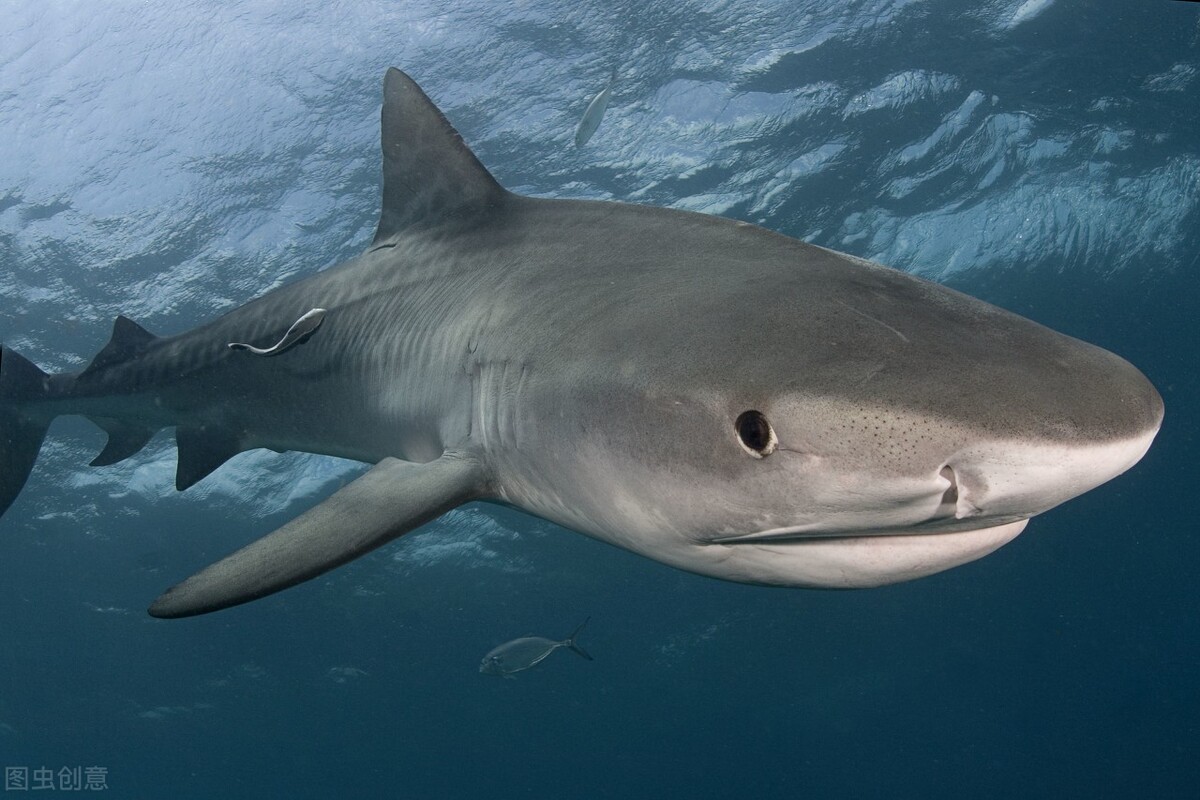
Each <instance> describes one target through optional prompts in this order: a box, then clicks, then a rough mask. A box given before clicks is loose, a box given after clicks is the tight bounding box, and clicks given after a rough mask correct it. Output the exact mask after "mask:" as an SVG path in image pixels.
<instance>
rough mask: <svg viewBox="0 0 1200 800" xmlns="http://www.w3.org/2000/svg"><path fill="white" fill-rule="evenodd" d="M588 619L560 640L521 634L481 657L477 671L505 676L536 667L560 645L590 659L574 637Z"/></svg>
mask: <svg viewBox="0 0 1200 800" xmlns="http://www.w3.org/2000/svg"><path fill="white" fill-rule="evenodd" d="M590 619H591V617H588V618H587V619H585V620H584V621H583V624H582V625H580V626H579V627H578V628H576V629H575V630H574V631H573V632H572V633H571V635H570V636H568V637H567V638H566V639H564V640H563V641H561V642H556V641H554V640H553V639H547V638H546V637H544V636H522V637H521V638H520V639H513V640H512V641H511V642H505V643H504V644H502V645H500V646H499V647H496V648H494V649H493V650H492V651H491V652H490V653H488V654H487V655H486V656H484V657H483V661H481V662H480V663H479V671H480V672H482V673H483V674H484V675H500V676H504V677H507V676H509V675H512V674H513V673H514V672H520V671H522V670H526V669H529V668H530V667H536V666H537V665H538V664H540V663H542V662H543V661H545V660H546V657H547V656H549V655H550V654H551V653H553V652H554V651H555V650H557V649H558V648H560V647H566V648H567V649H569V650H571V651H572V652H574V653H576V654H577V655H579V656H580V657H582V658H586V659H587V660H588V661H591V660H592V657H591V656H590V655H588V653H587V651H586V650H584V649H583V648H582V647H580V646H579V645H578V644H576V643H575V637H576V636H578V635H579V632H580V631H581V630H583V626H584V625H587V624H588V620H590Z"/></svg>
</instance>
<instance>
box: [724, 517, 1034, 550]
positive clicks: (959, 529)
mask: <svg viewBox="0 0 1200 800" xmlns="http://www.w3.org/2000/svg"><path fill="white" fill-rule="evenodd" d="M1030 516H1031V515H1017V514H1013V515H1008V516H1003V517H987V518H982V517H976V518H974V519H955V518H953V517H951V518H935V519H931V520H928V521H926V522H922V523H918V524H915V525H908V526H903V527H894V528H873V529H870V530H853V529H841V528H837V529H830V528H821V527H815V526H814V525H813V524H812V523H809V524H807V525H798V526H796V527H793V528H771V529H769V530H765V531H757V532H755V533H744V534H737V535H734V536H721V537H718V538H715V539H709V540H708V543H709V544H726V545H728V544H786V543H788V542H810V541H815V540H828V539H863V538H879V537H887V536H936V535H938V534H947V533H965V532H969V531H983V530H989V529H991V528H998V527H1001V526H1003V525H1008V524H1009V523H1012V522H1020V521H1022V520H1027V519H1029V517H1030Z"/></svg>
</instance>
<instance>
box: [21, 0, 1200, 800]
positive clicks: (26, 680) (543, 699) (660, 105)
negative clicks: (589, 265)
mask: <svg viewBox="0 0 1200 800" xmlns="http://www.w3.org/2000/svg"><path fill="white" fill-rule="evenodd" d="M3 16H4V18H3V20H2V21H0V153H2V157H0V298H2V299H0V340H3V341H4V342H5V344H6V345H8V346H10V347H13V348H14V349H16V350H18V351H20V352H22V353H24V354H26V355H27V356H29V357H30V358H32V359H34V360H35V361H37V362H38V363H39V364H40V365H42V366H43V367H45V368H47V369H55V370H66V369H78V368H80V367H81V366H82V365H83V364H85V363H86V362H87V360H88V359H90V357H91V356H92V355H93V354H94V353H95V352H96V351H97V350H98V349H99V348H100V347H101V346H102V344H103V343H104V342H105V341H106V340H107V338H108V334H109V329H110V326H111V321H112V319H113V318H114V317H115V316H116V315H117V314H119V313H124V314H127V315H129V316H131V317H132V318H134V319H136V320H137V321H138V322H140V323H142V324H143V325H145V326H146V327H147V328H149V329H150V330H152V331H154V332H156V333H162V334H167V333H175V332H179V331H182V330H185V329H187V328H189V327H191V326H192V325H195V324H197V323H199V322H201V321H203V320H207V319H210V318H212V317H213V316H215V315H216V314H218V313H221V312H223V311H225V310H228V309H229V308H231V307H234V306H236V305H238V304H240V303H243V302H245V301H246V300H249V299H250V298H252V297H254V296H256V295H257V294H259V293H261V292H263V291H265V290H267V289H270V288H271V287H274V286H277V285H279V284H281V283H283V282H285V281H287V280H290V279H292V278H295V277H297V276H300V275H305V274H309V273H311V272H313V271H314V270H318V269H321V268H323V267H325V266H328V265H330V264H333V263H335V262H337V261H340V260H343V259H345V258H348V257H350V256H353V255H355V254H357V252H359V251H360V250H361V249H362V247H363V246H364V245H365V244H366V242H367V241H368V240H369V238H370V235H371V232H372V231H373V229H374V225H375V222H376V218H377V213H378V202H379V199H378V195H379V185H378V175H379V154H378V141H377V139H378V105H379V100H380V86H381V81H382V76H383V72H384V70H385V68H386V67H387V66H389V65H396V66H399V67H401V68H403V69H405V70H406V71H408V72H409V73H411V74H412V75H413V76H414V77H415V78H416V79H417V80H418V81H420V82H421V84H422V85H423V87H424V88H425V89H426V91H427V92H428V93H429V94H430V95H431V96H432V97H433V98H434V99H435V100H436V101H437V102H438V103H439V104H440V105H441V107H442V108H443V109H444V110H445V111H446V113H447V115H448V116H449V118H450V119H451V120H452V121H453V122H454V124H455V125H456V126H457V127H458V129H459V130H460V132H461V133H462V134H463V136H464V138H465V139H466V141H467V142H468V143H469V144H471V146H472V147H474V148H475V150H476V152H477V153H478V154H479V156H480V158H481V160H482V161H483V162H484V163H485V164H487V165H488V166H489V167H490V168H491V169H492V170H493V172H494V173H495V174H496V176H497V177H498V178H499V179H500V180H501V182H503V183H504V184H505V185H507V186H509V187H510V188H513V189H515V190H518V191H522V192H526V193H530V194H537V195H543V196H556V197H559V196H561V197H609V198H615V199H621V200H631V201H636V202H645V203H653V204H660V205H672V206H676V207H680V208H688V209H695V210H702V211H708V212H710V213H718V214H724V215H728V216H732V217H736V218H740V219H746V220H750V221H753V222H756V223H760V224H763V225H765V226H767V227H770V228H773V229H775V230H779V231H782V232H784V233H787V234H790V235H792V236H796V237H800V238H804V239H808V240H810V241H813V242H816V243H818V244H822V245H826V246H830V247H834V248H836V249H839V250H844V251H847V252H851V253H854V254H856V255H860V256H863V257H867V258H871V259H874V260H878V261H881V262H883V263H887V264H891V265H893V266H896V267H899V268H902V269H906V270H910V271H913V272H917V273H919V274H922V275H924V276H927V277H931V278H935V279H938V280H941V281H944V282H947V283H950V284H951V285H953V286H955V287H957V288H960V289H963V290H964V291H968V292H970V293H972V294H975V295H977V296H981V297H983V298H985V299H988V300H990V301H992V302H995V303H998V304H1000V305H1003V306H1005V307H1007V308H1010V309H1012V310H1014V311H1016V312H1018V313H1021V314H1024V315H1026V316H1029V317H1032V318H1034V319H1036V320H1038V321H1040V322H1042V323H1045V324H1047V325H1050V326H1051V327H1054V328H1057V329H1059V330H1062V331H1065V332H1067V333H1070V334H1072V335H1075V336H1078V337H1080V338H1083V339H1086V340H1089V341H1093V342H1095V343H1097V344H1100V345H1102V346H1104V347H1106V348H1109V349H1111V350H1113V351H1115V352H1117V353H1119V354H1121V355H1123V356H1125V357H1126V358H1128V359H1130V360H1131V361H1133V362H1134V363H1135V364H1137V365H1138V366H1139V367H1140V368H1141V369H1142V370H1143V371H1144V372H1145V373H1146V374H1147V375H1148V376H1149V377H1150V378H1151V380H1152V381H1154V383H1155V384H1156V385H1157V387H1158V388H1159V390H1160V391H1161V393H1162V395H1163V397H1164V400H1165V402H1166V407H1167V419H1166V423H1165V425H1164V427H1163V430H1162V432H1161V434H1160V436H1159V439H1158V441H1157V442H1156V444H1155V445H1154V447H1153V448H1152V450H1151V451H1150V453H1149V454H1148V455H1147V457H1146V458H1145V459H1144V460H1143V461H1142V462H1141V463H1140V464H1139V465H1138V466H1137V467H1135V468H1134V469H1133V470H1132V471H1130V472H1129V473H1128V474H1126V475H1124V476H1122V477H1120V478H1118V479H1116V480H1114V481H1113V482H1112V483H1110V484H1108V485H1106V486H1104V487H1101V488H1099V489H1097V490H1095V491H1093V492H1091V493H1089V494H1087V495H1085V496H1083V497H1081V498H1079V499H1077V500H1075V501H1072V502H1070V503H1068V504H1066V505H1065V506H1062V507H1060V508H1058V509H1056V510H1054V511H1052V512H1050V513H1047V514H1045V515H1044V516H1042V517H1039V518H1037V519H1036V520H1034V521H1033V522H1032V523H1031V524H1030V525H1029V528H1028V530H1027V531H1026V532H1025V533H1024V534H1023V535H1022V536H1021V537H1019V538H1018V539H1017V540H1015V541H1014V542H1013V543H1012V544H1010V545H1008V546H1006V547H1005V548H1003V549H1001V550H1000V551H998V552H997V553H995V554H993V555H991V556H989V557H987V558H985V559H983V560H981V561H978V562H975V563H973V564H969V565H966V566H963V567H960V568H958V569H955V570H951V571H949V572H946V573H943V574H940V575H937V576H933V577H930V578H926V579H923V580H919V581H916V582H914V583H911V584H904V585H898V586H893V587H889V588H884V589H878V590H869V591H856V592H844V593H828V592H816V591H802V590H770V589H762V588H754V587H748V586H740V585H733V584H726V583H721V582H718V581H715V580H711V579H706V578H701V577H697V576H693V575H688V574H684V573H681V572H677V571H674V570H672V569H670V568H668V567H665V566H661V565H658V564H655V563H652V562H650V561H647V560H644V559H641V558H639V557H636V556H634V555H631V554H628V553H625V552H623V551H619V550H616V549H614V548H611V547H608V546H606V545H603V544H599V543H596V542H594V541H591V540H588V539H585V538H584V537H582V536H579V535H576V534H573V533H569V532H566V531H563V530H561V529H558V528H556V527H554V526H552V525H549V524H546V523H542V522H540V521H537V520H533V519H531V518H528V517H525V516H522V515H520V514H518V513H516V512H513V511H508V510H504V509H497V508H493V507H489V506H475V507H469V508H466V509H463V510H460V511H456V512H452V513H451V514H450V515H448V516H447V517H445V518H443V519H442V520H440V521H438V522H436V523H433V524H431V525H430V526H429V528H428V531H427V532H423V533H420V534H418V535H414V536H412V537H408V538H406V539H404V540H401V541H400V542H397V543H396V544H394V545H392V546H390V547H388V548H385V549H384V550H382V551H379V552H376V553H374V554H371V555H370V556H368V557H365V558H363V559H360V560H359V561H357V562H354V563H352V564H350V565H348V566H346V567H344V568H342V569H340V570H337V571H335V572H333V573H331V574H329V575H327V576H325V577H322V578H320V579H318V580H315V581H313V582H311V583H309V584H306V585H303V586H301V587H298V588H296V589H293V590H289V591H287V592H285V593H283V594H280V595H277V596H275V597H272V598H269V599H266V600H262V601H259V602H257V603H253V604H251V605H248V606H244V607H241V608H237V609H234V610H230V611H225V612H221V613H218V614H215V615H212V616H208V617H202V618H197V619H191V620H182V621H159V620H154V619H151V618H150V617H148V616H146V614H145V612H144V608H145V607H146V606H147V605H148V603H149V602H150V601H151V600H152V599H153V598H154V597H155V596H156V595H157V594H158V593H159V592H160V591H161V590H163V589H164V588H166V587H167V586H169V585H171V584H172V583H174V582H176V581H177V580H179V579H181V578H182V577H184V576H186V575H188V574H190V573H191V572H193V571H194V570H196V569H197V568H199V567H201V566H203V565H204V564H207V563H208V562H210V561H211V560H213V559H215V558H217V557H219V556H221V555H223V554H225V553H227V552H229V551H231V550H233V549H235V548H236V547H238V546H239V545H241V544H243V543H245V542H247V541H250V540H251V539H253V538H255V537H257V536H260V535H262V534H264V533H266V532H267V531H269V530H271V529H273V528H274V527H276V526H278V525H279V524H281V523H282V522H283V521H285V520H287V519H289V518H291V517H292V516H294V515H296V514H297V513H299V512H300V511H301V510H303V509H304V508H307V507H309V506H310V505H312V504H313V503H314V502H315V501H316V500H317V499H318V498H319V497H321V496H322V495H324V494H326V493H328V492H329V491H331V490H332V489H333V488H334V487H335V486H336V485H337V484H338V482H339V481H343V480H345V479H347V478H348V477H350V476H352V475H353V474H354V472H355V470H356V469H358V468H357V467H355V466H354V465H352V464H349V463H347V462H339V461H334V460H330V459H324V458H318V457H314V456H305V455H296V454H292V455H287V456H279V455H275V454H264V453H258V452H255V453H247V454H243V455H242V456H239V457H237V458H235V459H234V460H233V461H231V462H230V463H229V464H227V465H226V466H224V467H223V468H222V469H221V470H219V471H218V472H217V473H215V474H214V475H212V476H210V477H209V478H208V479H206V480H205V481H204V482H202V483H201V484H199V485H197V486H195V487H193V488H192V489H190V490H188V492H186V493H183V494H176V493H175V492H174V490H173V488H172V478H173V472H174V463H175V454H174V447H173V443H172V440H171V438H170V436H169V434H168V433H164V434H162V435H160V436H159V437H157V438H156V439H155V440H154V441H153V442H152V444H151V445H150V447H148V448H147V450H146V451H144V452H143V453H141V454H139V455H138V456H137V457H135V458H132V459H130V460H128V461H126V462H123V463H122V464H120V465H117V466H114V467H109V468H104V469H89V468H88V467H86V466H85V465H86V463H87V462H88V461H89V460H90V459H91V458H92V456H93V455H94V454H95V453H96V451H97V450H98V448H99V447H100V445H101V444H102V442H103V435H102V434H100V433H99V432H97V431H95V430H93V429H92V428H91V427H90V426H89V425H88V424H87V423H85V422H81V421H77V420H60V421H59V422H57V423H55V426H54V428H53V429H52V431H51V438H50V439H49V441H48V443H47V445H46V447H45V449H44V450H43V453H42V458H41V460H40V462H39V464H38V466H37V468H36V470H35V472H34V474H33V476H32V478H31V479H30V482H29V485H28V486H27V488H26V490H25V492H24V494H23V495H22V497H21V498H20V500H19V501H18V502H17V503H16V504H15V505H14V506H13V508H12V509H11V510H10V511H9V512H8V513H7V514H6V515H5V517H4V519H3V521H2V522H0V675H3V678H4V680H3V684H2V688H0V766H6V767H10V766H11V767H26V768H28V769H29V770H30V772H31V773H32V771H33V770H35V769H37V768H39V767H47V768H50V769H53V770H55V771H57V770H59V769H60V768H62V767H64V766H65V767H74V766H89V765H90V766H101V767H104V768H105V769H106V770H107V772H106V780H107V785H108V787H109V788H108V790H107V791H108V794H109V795H111V796H113V797H130V798H152V797H177V798H193V797H194V798H212V797H230V798H233V797H296V798H318V797H330V796H339V797H340V796H347V797H385V796H395V797H465V796H479V795H483V796H487V797H489V798H505V797H544V796H551V797H597V798H599V797H621V796H628V797H688V798H702V797H712V798H728V797H788V798H793V797H880V798H894V797H919V798H932V797H946V798H961V797H998V798H999V797H1014V796H1029V797H1064V796H1065V797H1088V798H1100V797H1134V796H1136V797H1156V798H1158V797H1195V796H1197V793H1198V792H1200V788H1198V787H1200V678H1198V675H1200V630H1198V628H1200V624H1198V615H1197V613H1196V608H1197V588H1196V586H1197V583H1196V578H1195V576H1196V574H1197V572H1198V571H1200V537H1198V536H1197V526H1196V523H1195V521H1194V516H1193V514H1192V513H1191V511H1192V508H1191V501H1192V500H1193V499H1194V498H1195V496H1196V492H1195V484H1196V481H1197V479H1198V478H1200V469H1198V468H1197V467H1196V463H1195V455H1194V450H1195V446H1196V442H1197V438H1198V434H1200V431H1198V426H1200V417H1198V415H1197V406H1196V397H1197V392H1198V390H1200V371H1198V370H1197V358H1196V352H1197V345H1198V344H1200V289H1198V288H1197V281H1196V278H1195V274H1196V272H1197V270H1198V269H1200V255H1198V254H1200V213H1198V206H1200V178H1198V176H1200V133H1198V127H1197V126H1198V124H1200V6H1198V5H1197V4H1192V3H1180V2H1168V0H1139V2H1136V3H1134V2H1116V0H1104V1H1099V2H1070V0H1028V2H1022V1H1021V0H990V1H988V2H981V3H972V4H966V3H956V2H949V0H932V1H931V2H867V1H864V2H853V3H826V2H778V3H761V2H750V0H727V1H726V2H714V3H708V4H706V3H685V2H662V1H661V0H650V1H649V2H636V3H635V2H623V3H615V4H614V3H612V2H607V3H592V2H565V1H564V0H532V2H528V3H520V4H517V3H507V4H501V3H492V2H484V1H483V0H461V1H460V2H444V1H439V2H409V3H387V2H344V3H330V2H293V3H287V4H284V3H246V4H215V3H212V4H206V3H195V2H192V3H185V2H178V3H169V4H168V3H161V4H141V3H136V4H135V3H126V4H120V3H112V4H108V5H107V6H105V7H101V6H96V7H92V6H90V5H85V4H82V3H74V4H73V3H62V4H58V5H51V4H45V3H43V2H32V1H30V2H16V3H8V4H6V5H5V10H4V15H3ZM613 70H616V74H617V79H616V83H615V86H614V92H613V98H612V102H611V103H610V106H609V109H608V113H607V115H606V117H605V119H604V122H603V124H602V125H601V127H600V129H599V131H598V132H597V133H596V135H595V136H594V137H593V138H592V140H591V142H589V143H588V145H587V146H586V147H585V148H583V149H582V150H576V149H575V148H574V147H573V146H572V138H573V135H574V130H575V125H576V123H577V122H578V119H579V117H580V115H581V114H582V112H583V109H584V108H585V107H586V105H587V102H588V100H589V99H590V98H591V96H592V95H594V94H595V93H596V92H598V91H599V90H600V89H602V88H603V87H604V86H605V85H606V84H607V82H608V79H609V76H610V74H611V73H612V72H613ZM588 615H590V616H591V617H592V621H591V623H590V625H589V626H588V628H587V629H586V631H585V632H584V634H583V636H582V637H581V643H582V644H583V645H584V646H585V647H587V649H588V650H589V651H590V652H591V653H592V654H593V655H594V656H595V659H596V660H595V661H594V662H585V661H583V660H582V659H578V658H576V657H574V656H573V655H571V654H570V653H566V652H561V653H556V654H555V655H554V656H553V657H552V658H551V659H549V660H548V661H547V662H546V663H545V664H543V665H542V666H541V667H539V668H538V669H537V670H535V671H532V672H528V673H523V674H522V675H520V676H519V677H518V679H516V680H500V679H495V678H490V677H486V676H481V675H479V674H478V673H477V665H478V662H479V659H480V657H481V656H482V655H483V654H484V653H485V652H487V651H488V650H489V649H490V648H491V647H493V646H494V645H496V644H498V643H500V642H502V641H504V640H506V639H510V638H513V637H515V636H520V635H523V634H525V633H529V632H535V633H538V634H541V635H547V636H554V637H558V636H564V635H566V634H567V633H568V632H569V631H570V630H571V629H572V628H574V627H575V625H576V624H578V623H579V622H580V621H581V620H582V619H583V618H584V617H586V616H588ZM56 785H57V784H56ZM57 793H58V792H56V793H50V792H44V793H43V794H57ZM14 796H19V795H17V794H16V793H14Z"/></svg>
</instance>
